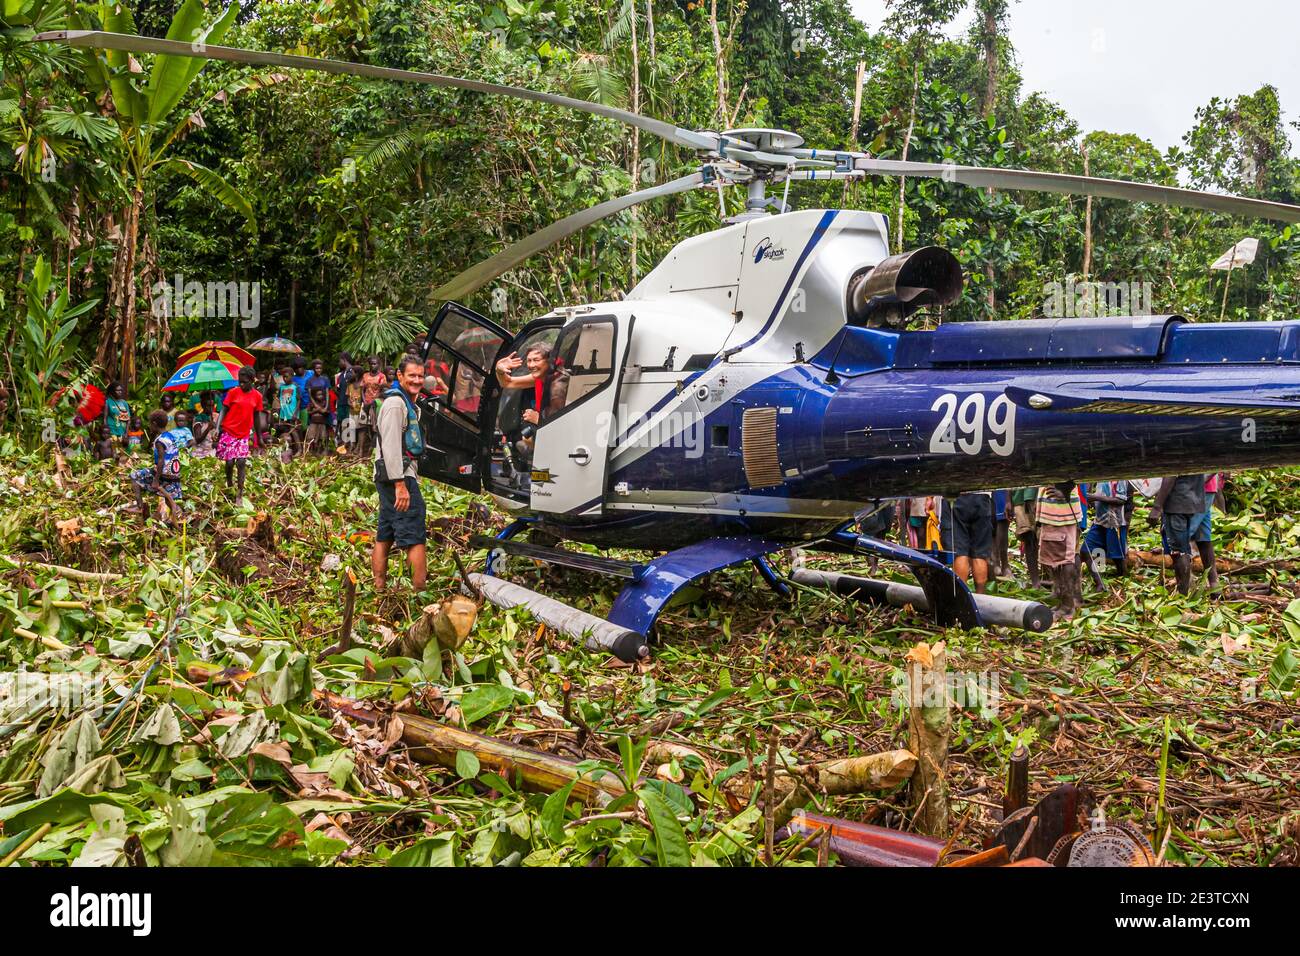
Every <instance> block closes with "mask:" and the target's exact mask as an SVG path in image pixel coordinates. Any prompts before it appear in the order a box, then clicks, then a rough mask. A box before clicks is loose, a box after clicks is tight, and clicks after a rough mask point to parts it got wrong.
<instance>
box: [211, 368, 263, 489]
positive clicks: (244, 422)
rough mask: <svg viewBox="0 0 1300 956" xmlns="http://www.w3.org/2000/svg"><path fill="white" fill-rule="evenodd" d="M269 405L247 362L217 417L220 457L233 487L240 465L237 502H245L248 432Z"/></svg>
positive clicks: (218, 451)
mask: <svg viewBox="0 0 1300 956" xmlns="http://www.w3.org/2000/svg"><path fill="white" fill-rule="evenodd" d="M264 408H265V403H264V402H263V400H262V393H261V392H259V391H258V390H257V389H255V388H254V387H253V370H252V369H251V368H248V367H247V366H245V367H244V368H241V369H240V370H239V384H238V385H237V386H235V387H234V388H232V389H231V390H230V391H228V392H227V393H226V397H225V400H224V401H223V402H222V405H221V417H220V418H219V419H217V432H218V434H219V436H220V437H219V438H218V439H217V458H218V459H219V460H220V461H224V462H225V463H226V488H227V489H229V488H230V483H231V479H232V478H233V477H234V474H233V473H234V471H235V470H236V468H237V469H238V470H239V494H238V497H237V499H236V502H235V503H236V505H237V506H238V505H242V504H243V503H244V475H245V470H246V468H247V465H248V454H249V443H248V436H249V435H250V434H251V433H252V431H253V421H254V419H255V417H256V415H257V413H258V412H260V411H262V410H263V409H264Z"/></svg>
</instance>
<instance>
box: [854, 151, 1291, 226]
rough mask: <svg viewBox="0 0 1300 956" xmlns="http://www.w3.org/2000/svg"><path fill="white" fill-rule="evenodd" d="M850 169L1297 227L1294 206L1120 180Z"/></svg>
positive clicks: (924, 166)
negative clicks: (1123, 201) (1200, 211)
mask: <svg viewBox="0 0 1300 956" xmlns="http://www.w3.org/2000/svg"><path fill="white" fill-rule="evenodd" d="M853 165H854V168H855V169H860V170H862V171H863V172H865V173H867V174H868V175H872V176H928V177H932V178H935V179H943V180H945V181H947V182H952V183H961V184H962V185H964V186H992V187H993V188H994V189H1011V190H1021V189H1024V190H1031V191H1033V192H1047V193H1067V194H1072V195H1073V194H1077V195H1084V196H1104V197H1106V198H1109V199H1127V200H1131V201H1134V202H1154V203H1161V204H1163V205H1166V206H1186V207H1188V208H1191V209H1207V210H1210V211H1211V212H1225V213H1230V214H1232V215H1234V216H1254V217H1258V218H1260V219H1276V220H1279V221H1281V222H1300V206H1290V205H1287V204H1286V203H1280V202H1269V201H1268V200H1266V199H1247V198H1245V197H1244V196H1230V195H1222V194H1219V193H1207V192H1200V191H1198V190H1195V189H1182V188H1179V187H1177V186H1156V185H1153V184H1151V183H1134V182H1128V181H1127V180H1123V179H1099V178H1097V177H1096V176H1073V175H1069V174H1065V173H1041V172H1036V171H1033V170H1028V169H990V168H987V167H983V166H951V165H944V164H942V163H912V162H901V161H899V160H894V159H870V158H866V157H855V158H854V160H853Z"/></svg>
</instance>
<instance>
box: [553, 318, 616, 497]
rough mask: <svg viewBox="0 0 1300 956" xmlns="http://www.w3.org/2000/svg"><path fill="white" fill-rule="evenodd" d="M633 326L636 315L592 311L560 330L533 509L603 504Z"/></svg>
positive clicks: (554, 354) (555, 351)
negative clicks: (619, 315)
mask: <svg viewBox="0 0 1300 956" xmlns="http://www.w3.org/2000/svg"><path fill="white" fill-rule="evenodd" d="M632 325H633V319H632V317H631V316H628V317H626V318H617V317H615V316H612V315H593V316H585V317H583V318H581V319H577V320H576V321H570V322H569V323H568V324H566V325H565V326H564V328H563V329H562V330H560V333H559V338H558V340H557V341H556V343H555V347H554V349H553V350H552V351H551V352H550V354H549V355H548V356H547V360H546V366H545V367H546V375H545V378H544V383H543V385H542V387H540V388H539V389H538V390H537V392H538V394H537V398H538V401H537V402H536V404H535V408H537V409H538V410H539V415H538V418H539V422H538V425H537V438H536V445H537V448H536V453H535V455H534V456H533V464H532V474H531V479H532V481H531V495H530V503H531V505H532V507H533V509H534V510H535V511H546V512H550V513H552V514H570V515H592V514H600V513H601V512H602V511H603V510H604V497H605V479H606V477H607V472H608V467H609V450H610V448H611V447H612V446H613V444H614V437H615V436H616V435H618V430H617V421H616V418H617V410H616V405H617V401H618V391H619V383H620V380H621V379H622V373H623V360H624V358H625V357H626V354H627V346H628V341H629V339H630V337H631V331H632Z"/></svg>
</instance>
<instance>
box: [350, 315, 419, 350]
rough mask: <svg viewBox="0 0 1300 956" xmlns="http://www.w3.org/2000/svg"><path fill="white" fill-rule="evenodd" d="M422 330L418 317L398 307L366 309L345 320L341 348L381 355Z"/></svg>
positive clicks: (399, 347) (409, 339)
mask: <svg viewBox="0 0 1300 956" xmlns="http://www.w3.org/2000/svg"><path fill="white" fill-rule="evenodd" d="M423 331H424V325H423V323H422V322H421V321H420V319H419V317H418V316H415V315H412V314H411V313H410V312H403V311H402V310H401V309H366V310H364V311H361V312H358V313H357V315H356V317H355V318H353V319H352V320H351V321H349V322H348V325H347V328H346V329H344V332H343V348H345V349H346V350H348V351H349V352H351V353H352V354H353V355H384V356H391V355H392V354H394V353H396V352H398V351H400V350H401V349H403V348H404V347H405V346H406V345H407V344H408V343H409V342H410V341H411V340H412V339H414V338H415V337H416V336H417V335H419V334H420V333H421V332H423Z"/></svg>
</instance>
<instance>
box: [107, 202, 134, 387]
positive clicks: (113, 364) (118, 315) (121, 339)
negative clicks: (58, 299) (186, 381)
mask: <svg viewBox="0 0 1300 956" xmlns="http://www.w3.org/2000/svg"><path fill="white" fill-rule="evenodd" d="M143 205H144V193H143V191H142V190H141V189H139V188H138V187H137V188H136V189H135V190H134V191H133V192H132V194H131V205H130V206H128V207H127V209H126V216H125V220H124V221H123V223H122V238H121V240H120V241H119V244H118V247H117V252H116V254H115V255H114V256H113V271H112V275H111V277H110V280H109V289H110V292H109V317H108V321H107V322H105V323H104V330H103V333H102V334H101V335H100V339H99V349H98V351H97V352H96V353H95V362H96V363H97V364H98V365H99V367H100V368H102V369H103V370H104V372H105V374H113V373H114V372H115V373H116V378H117V379H118V380H120V381H121V382H122V383H123V384H124V385H126V386H127V387H130V386H131V385H134V384H135V257H136V248H137V244H138V242H139V237H140V210H141V207H142V206H143Z"/></svg>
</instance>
